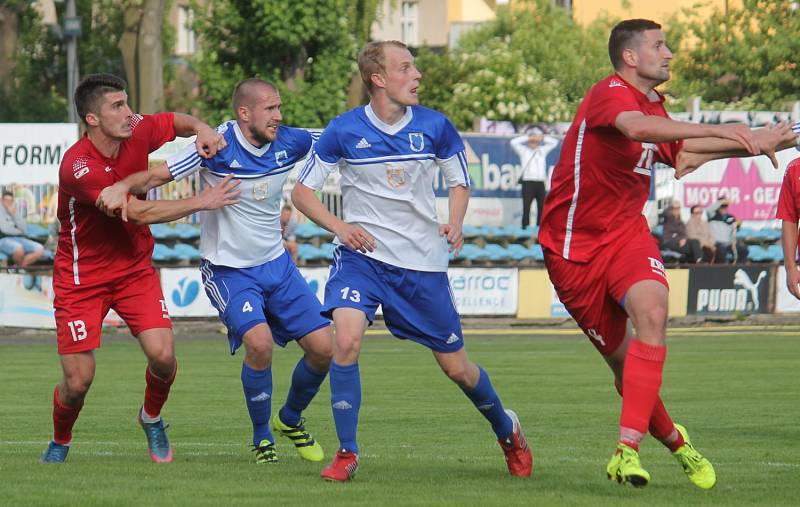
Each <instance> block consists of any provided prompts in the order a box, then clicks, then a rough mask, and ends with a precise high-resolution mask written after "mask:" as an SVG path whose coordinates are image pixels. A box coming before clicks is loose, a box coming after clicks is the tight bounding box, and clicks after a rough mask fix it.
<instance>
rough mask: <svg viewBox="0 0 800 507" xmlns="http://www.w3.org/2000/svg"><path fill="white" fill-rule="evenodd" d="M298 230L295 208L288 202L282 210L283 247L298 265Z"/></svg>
mask: <svg viewBox="0 0 800 507" xmlns="http://www.w3.org/2000/svg"><path fill="white" fill-rule="evenodd" d="M296 228H297V220H295V219H294V208H293V207H292V205H291V204H290V203H288V202H287V203H286V204H284V205H283V208H281V235H282V236H283V246H284V247H285V248H286V251H287V252H289V255H291V256H292V260H293V261H294V262H295V263H297V235H296V234H295V232H294V230H295V229H296Z"/></svg>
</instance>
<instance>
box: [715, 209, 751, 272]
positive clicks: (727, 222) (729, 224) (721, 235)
mask: <svg viewBox="0 0 800 507" xmlns="http://www.w3.org/2000/svg"><path fill="white" fill-rule="evenodd" d="M728 204H729V203H728V199H726V198H724V197H720V198H719V200H717V202H716V203H714V204H713V205H711V206H710V207H709V209H708V211H707V213H708V216H709V218H708V228H709V230H710V231H711V236H712V238H713V239H714V244H715V246H716V256H715V258H714V262H717V263H721V262H727V260H728V254H731V255H732V257H733V262H736V263H740V262H746V261H747V247H746V246H745V245H744V244H743V243H742V242H741V241H738V240H737V239H736V230H737V229H738V225H739V224H738V223H737V221H736V217H734V216H733V215H731V214H730V213H728Z"/></svg>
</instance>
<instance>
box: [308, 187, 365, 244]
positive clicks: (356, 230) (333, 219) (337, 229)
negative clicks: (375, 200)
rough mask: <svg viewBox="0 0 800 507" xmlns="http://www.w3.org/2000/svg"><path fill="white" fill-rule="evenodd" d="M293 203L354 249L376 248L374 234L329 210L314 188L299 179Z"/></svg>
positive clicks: (316, 222)
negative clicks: (318, 197) (345, 220)
mask: <svg viewBox="0 0 800 507" xmlns="http://www.w3.org/2000/svg"><path fill="white" fill-rule="evenodd" d="M292 204H294V207H295V208H297V209H298V210H299V211H300V212H301V213H302V214H304V215H305V216H307V217H308V218H310V219H311V220H312V221H313V222H314V223H315V224H317V225H319V226H320V227H324V228H325V229H327V230H329V231H331V232H332V233H334V234H335V235H336V237H337V238H339V241H341V242H342V243H343V244H344V245H347V246H348V247H350V248H352V249H353V250H358V251H359V252H363V253H366V252H372V251H374V250H375V238H373V237H372V235H370V234H369V233H368V232H367V231H365V230H364V229H362V228H361V227H359V226H357V225H351V224H348V223H347V222H344V221H343V220H341V219H339V218H338V217H337V216H336V215H334V214H333V213H331V212H330V211H328V208H326V207H325V205H324V204H322V202H321V201H320V200H319V199H317V196H316V195H315V194H314V190H313V189H311V188H310V187H307V186H305V185H303V183H301V182H299V181H298V182H297V183H295V185H294V190H292Z"/></svg>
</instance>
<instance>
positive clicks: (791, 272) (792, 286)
mask: <svg viewBox="0 0 800 507" xmlns="http://www.w3.org/2000/svg"><path fill="white" fill-rule="evenodd" d="M786 288H787V289H789V292H791V294H792V296H794V297H796V298H797V299H800V267H797V266H795V267H794V269H791V268H790V267H789V266H786Z"/></svg>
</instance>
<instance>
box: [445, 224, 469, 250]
mask: <svg viewBox="0 0 800 507" xmlns="http://www.w3.org/2000/svg"><path fill="white" fill-rule="evenodd" d="M439 235H440V236H447V243H448V244H449V245H450V249H449V251H450V252H453V253H454V254H455V255H458V254H459V253H460V252H461V248H462V247H463V246H464V233H463V232H462V230H461V224H439Z"/></svg>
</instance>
